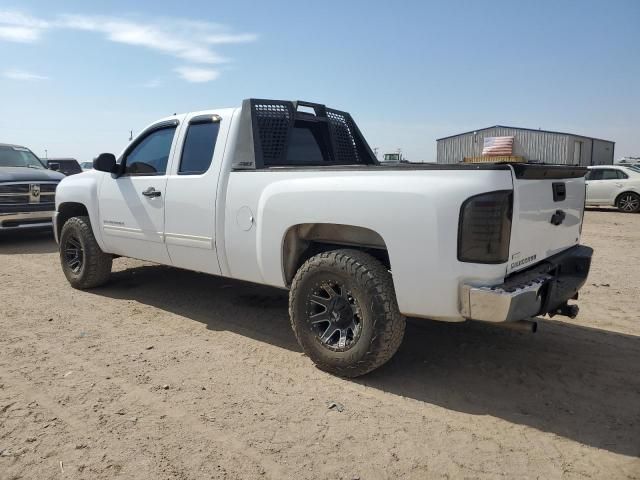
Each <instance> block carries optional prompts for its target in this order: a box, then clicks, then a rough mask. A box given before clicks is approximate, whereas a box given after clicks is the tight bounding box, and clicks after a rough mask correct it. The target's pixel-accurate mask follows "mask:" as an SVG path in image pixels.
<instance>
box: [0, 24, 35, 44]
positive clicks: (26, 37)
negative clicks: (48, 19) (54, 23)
mask: <svg viewBox="0 0 640 480" xmlns="http://www.w3.org/2000/svg"><path fill="white" fill-rule="evenodd" d="M39 38H40V30H38V29H35V28H28V27H14V26H3V25H0V39H2V40H8V41H10V42H20V43H33V42H35V41H36V40H38V39H39Z"/></svg>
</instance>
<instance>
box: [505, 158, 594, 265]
mask: <svg viewBox="0 0 640 480" xmlns="http://www.w3.org/2000/svg"><path fill="white" fill-rule="evenodd" d="M586 171H587V170H586V169H585V168H583V167H573V166H547V165H513V191H514V198H513V216H512V226H511V243H510V247H509V262H508V264H507V273H512V272H516V271H518V270H522V269H524V268H527V267H530V266H531V265H533V264H535V263H537V262H539V261H541V260H544V259H545V258H547V257H550V256H552V255H555V254H556V253H559V252H561V251H563V250H566V249H567V248H569V247H572V246H574V245H576V244H578V243H579V240H580V231H581V226H582V217H583V213H584V200H585V181H584V175H585V173H586Z"/></svg>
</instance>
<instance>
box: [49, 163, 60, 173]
mask: <svg viewBox="0 0 640 480" xmlns="http://www.w3.org/2000/svg"><path fill="white" fill-rule="evenodd" d="M47 168H48V169H49V170H53V171H54V172H57V171H59V170H60V164H59V163H58V162H49V163H47Z"/></svg>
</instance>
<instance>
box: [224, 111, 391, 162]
mask: <svg viewBox="0 0 640 480" xmlns="http://www.w3.org/2000/svg"><path fill="white" fill-rule="evenodd" d="M377 164H378V161H377V160H376V158H375V155H374V154H373V152H372V151H371V148H370V147H369V145H368V144H367V142H366V140H365V139H364V137H363V136H362V133H361V132H360V130H359V129H358V126H357V125H356V123H355V122H354V120H353V118H352V117H351V115H350V114H349V113H347V112H342V111H340V110H334V109H332V108H327V107H326V106H325V105H322V104H319V103H311V102H303V101H287V100H265V99H256V98H250V99H247V100H244V101H243V103H242V113H241V116H240V132H239V137H238V145H237V149H236V155H235V160H234V163H233V168H234V169H235V170H243V169H248V170H253V169H262V168H269V167H297V166H325V165H327V166H330V165H377Z"/></svg>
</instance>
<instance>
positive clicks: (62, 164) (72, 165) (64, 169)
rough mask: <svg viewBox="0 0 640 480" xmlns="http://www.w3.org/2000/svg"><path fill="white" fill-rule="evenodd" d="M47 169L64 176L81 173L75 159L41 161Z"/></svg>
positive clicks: (80, 168)
mask: <svg viewBox="0 0 640 480" xmlns="http://www.w3.org/2000/svg"><path fill="white" fill-rule="evenodd" d="M43 161H44V162H45V164H46V165H47V168H50V169H51V170H55V171H57V172H60V173H63V174H64V175H66V176H69V175H75V174H76V173H82V167H80V164H79V163H78V161H77V160H76V159H75V158H47V159H45V160H43Z"/></svg>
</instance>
